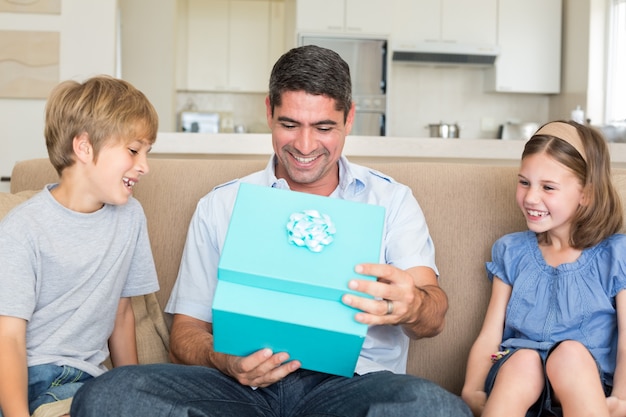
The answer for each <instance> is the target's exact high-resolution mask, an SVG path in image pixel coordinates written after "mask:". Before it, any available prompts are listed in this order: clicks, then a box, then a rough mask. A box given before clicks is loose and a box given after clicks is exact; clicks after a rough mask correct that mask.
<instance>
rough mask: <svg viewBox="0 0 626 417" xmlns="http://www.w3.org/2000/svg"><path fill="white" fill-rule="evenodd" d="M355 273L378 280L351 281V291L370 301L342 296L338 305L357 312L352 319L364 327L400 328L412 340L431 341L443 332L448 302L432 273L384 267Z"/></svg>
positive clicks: (364, 267) (359, 268) (361, 268)
mask: <svg viewBox="0 0 626 417" xmlns="http://www.w3.org/2000/svg"><path fill="white" fill-rule="evenodd" d="M355 271H356V272H357V273H360V274H364V275H371V276H375V277H378V279H377V280H376V281H371V280H366V279H353V280H350V282H349V287H350V289H352V290H356V291H360V292H362V293H365V294H369V295H371V296H373V297H374V298H367V297H359V296H356V295H354V294H346V295H344V296H343V298H342V301H343V302H344V303H345V304H346V305H349V306H351V307H354V308H356V309H358V310H361V312H359V313H357V314H356V316H355V319H356V320H357V321H358V322H360V323H364V324H367V325H382V324H388V325H396V324H401V325H403V328H404V330H405V332H406V333H407V334H408V335H409V336H411V337H413V338H421V337H432V336H435V335H437V334H438V333H440V332H441V330H442V329H443V324H444V316H445V313H446V311H447V309H448V300H447V297H446V295H445V293H444V292H443V290H442V289H441V288H439V284H438V282H437V276H436V275H435V272H434V271H433V270H432V269H430V268H427V267H414V268H411V269H409V270H406V271H405V270H402V269H399V268H396V267H395V266H392V265H387V264H360V265H357V266H356V268H355Z"/></svg>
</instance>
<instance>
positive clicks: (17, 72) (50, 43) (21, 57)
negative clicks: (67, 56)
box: [0, 31, 60, 98]
mask: <svg viewBox="0 0 626 417" xmlns="http://www.w3.org/2000/svg"><path fill="white" fill-rule="evenodd" d="M59 38H60V36H59V33H58V32H30V31H0V97H2V98H47V96H48V93H49V92H50V90H51V89H52V88H53V87H54V86H55V85H56V84H57V83H58V82H59Z"/></svg>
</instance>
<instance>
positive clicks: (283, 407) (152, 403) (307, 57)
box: [72, 46, 471, 417]
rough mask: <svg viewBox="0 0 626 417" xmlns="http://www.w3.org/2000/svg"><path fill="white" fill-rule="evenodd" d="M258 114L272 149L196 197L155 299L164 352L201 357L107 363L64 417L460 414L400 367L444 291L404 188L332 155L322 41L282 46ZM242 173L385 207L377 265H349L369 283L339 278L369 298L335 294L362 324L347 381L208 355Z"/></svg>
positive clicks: (346, 107)
mask: <svg viewBox="0 0 626 417" xmlns="http://www.w3.org/2000/svg"><path fill="white" fill-rule="evenodd" d="M266 111H267V121H268V124H269V126H270V128H271V131H272V141H273V147H274V152H275V154H274V155H273V156H272V158H271V160H270V162H269V164H268V166H267V167H266V169H265V170H263V171H260V172H256V173H254V174H251V175H249V176H247V177H245V178H243V179H241V180H237V181H232V182H230V183H227V184H224V185H222V186H219V187H216V188H215V189H214V190H213V191H211V192H210V193H209V194H208V195H206V196H205V197H204V198H202V199H201V200H200V202H199V204H198V207H197V209H196V212H195V214H194V216H193V219H192V221H191V225H190V228H189V233H188V238H187V242H186V245H185V251H184V254H183V259H182V261H181V267H180V271H179V274H178V280H177V282H176V285H175V287H174V289H173V291H172V295H171V298H170V301H169V303H168V305H167V307H166V311H167V312H169V313H172V314H174V318H173V324H172V333H171V343H170V356H171V358H172V361H173V362H175V363H177V364H185V365H201V366H193V367H192V366H181V365H172V364H160V365H147V366H141V367H127V368H125V369H124V370H122V371H118V370H114V371H111V372H109V373H108V374H107V375H106V376H104V377H102V378H98V381H96V383H94V384H89V385H88V386H86V387H85V388H84V389H82V390H81V391H80V392H79V393H78V395H77V396H76V398H75V400H74V405H75V406H74V408H73V409H72V413H73V415H79V416H81V417H82V416H96V415H97V416H100V417H102V416H121V415H133V416H142V415H145V416H151V417H154V416H166V415H167V416H173V415H194V416H283V415H284V416H366V415H367V416H387V417H388V416H403V417H405V416H424V417H435V416H446V417H448V416H470V415H471V414H470V412H469V409H468V408H467V407H466V406H465V404H464V403H463V402H462V401H461V400H460V398H459V397H456V396H454V395H452V394H450V393H448V392H447V391H445V390H443V389H442V388H440V387H439V386H437V385H436V384H434V383H432V382H429V381H425V380H422V379H419V378H416V377H413V376H409V375H405V374H404V372H405V370H406V359H407V352H408V345H409V337H413V338H421V337H432V336H435V335H436V334H438V333H439V332H440V331H441V330H442V328H443V324H444V315H445V312H446V310H447V307H448V305H447V298H446V295H445V294H444V292H443V291H442V290H441V288H440V287H439V285H438V282H437V275H436V267H435V263H434V248H433V245H432V241H431V239H430V236H429V233H428V228H427V226H426V222H425V220H424V216H423V214H422V211H421V209H420V207H419V205H418V204H417V202H416V201H415V198H414V197H413V195H412V193H411V190H410V189H409V188H408V187H406V186H404V185H401V184H398V183H396V182H395V181H393V180H392V179H391V178H388V177H386V176H384V175H383V174H381V173H378V172H375V171H372V170H369V169H367V168H364V167H361V166H358V165H355V164H351V163H349V162H348V161H347V159H346V158H345V157H342V156H341V153H342V150H343V145H344V141H345V137H346V135H347V134H349V132H350V129H351V127H352V123H353V121H354V112H355V107H354V104H353V103H352V98H351V81H350V71H349V68H348V65H347V64H346V63H345V61H343V60H342V59H341V58H340V57H339V55H337V54H336V53H335V52H333V51H331V50H328V49H324V48H320V47H317V46H304V47H300V48H295V49H292V50H291V51H289V52H287V53H286V54H285V55H283V56H282V57H281V58H280V59H279V60H278V62H277V63H276V64H275V66H274V68H273V70H272V75H271V77H270V92H269V96H268V97H267V99H266ZM241 182H247V183H253V184H259V185H265V186H271V187H277V188H282V189H291V190H294V191H301V192H307V193H312V194H318V195H323V196H330V197H333V198H341V199H346V200H351V201H358V202H363V203H370V204H377V205H381V206H384V207H385V209H386V220H385V236H384V239H383V246H384V251H383V252H384V254H385V263H384V264H363V265H357V266H355V271H356V272H358V273H361V274H365V275H371V276H376V277H378V280H377V281H370V280H358V279H354V280H351V281H350V283H349V287H350V288H351V289H353V290H356V291H359V292H363V293H365V294H368V295H370V296H373V298H372V297H358V296H355V295H348V294H346V295H345V296H344V297H343V298H342V301H343V302H344V303H345V304H347V305H349V306H351V307H354V308H356V309H358V310H360V312H358V313H357V314H356V316H355V318H356V320H357V321H359V322H361V323H364V324H367V325H368V326H369V327H368V334H367V337H366V340H365V342H364V345H363V349H362V351H361V355H360V357H359V360H358V363H357V367H356V371H355V376H354V377H353V378H345V377H341V376H335V375H329V374H324V373H320V372H314V371H309V370H304V369H301V368H300V363H299V362H298V361H297V360H290V358H289V352H272V351H270V350H269V349H262V350H259V351H257V352H255V353H253V354H251V355H249V356H247V357H237V356H232V355H226V354H222V353H218V352H215V351H214V350H213V335H212V319H213V318H212V312H211V303H212V300H213V296H214V291H215V287H216V284H217V265H218V262H219V256H220V251H221V248H222V247H223V244H224V239H225V236H226V231H227V228H228V223H229V220H230V215H231V212H232V208H233V204H234V201H235V197H236V194H237V190H238V185H239V184H240V183H241Z"/></svg>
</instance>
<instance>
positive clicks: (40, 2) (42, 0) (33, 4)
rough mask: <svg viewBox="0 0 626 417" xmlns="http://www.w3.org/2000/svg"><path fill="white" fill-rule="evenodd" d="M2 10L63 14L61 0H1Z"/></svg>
mask: <svg viewBox="0 0 626 417" xmlns="http://www.w3.org/2000/svg"><path fill="white" fill-rule="evenodd" d="M0 12H18V13H51V14H61V0H0Z"/></svg>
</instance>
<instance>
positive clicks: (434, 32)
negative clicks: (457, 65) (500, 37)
mask: <svg viewBox="0 0 626 417" xmlns="http://www.w3.org/2000/svg"><path fill="white" fill-rule="evenodd" d="M497 1H498V0H392V1H391V2H389V4H390V5H391V14H392V26H393V29H392V31H391V39H392V42H393V45H394V47H395V48H398V49H410V48H414V47H415V46H416V45H419V44H422V43H424V42H431V43H435V42H439V43H464V44H486V45H495V44H496V30H497V9H498V4H497Z"/></svg>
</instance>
